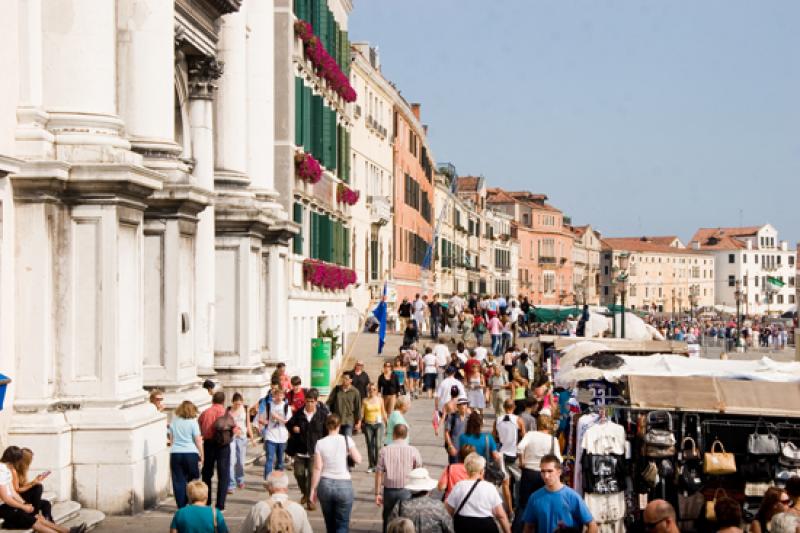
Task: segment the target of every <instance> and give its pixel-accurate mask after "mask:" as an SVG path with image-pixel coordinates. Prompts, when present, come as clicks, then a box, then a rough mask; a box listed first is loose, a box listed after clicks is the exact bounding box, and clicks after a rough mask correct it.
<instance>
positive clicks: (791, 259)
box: [789, 255, 794, 265]
mask: <svg viewBox="0 0 800 533" xmlns="http://www.w3.org/2000/svg"><path fill="white" fill-rule="evenodd" d="M789 264H790V265H793V264H794V256H793V255H790V256H789Z"/></svg>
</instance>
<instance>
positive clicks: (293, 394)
mask: <svg viewBox="0 0 800 533" xmlns="http://www.w3.org/2000/svg"><path fill="white" fill-rule="evenodd" d="M291 383H292V388H291V389H289V392H287V393H286V401H288V402H289V406H290V407H291V408H292V414H294V413H296V412H297V411H299V410H300V409H302V408H303V407H305V406H306V393H305V391H304V390H303V387H301V386H300V385H301V384H302V381H301V380H300V376H292V381H291Z"/></svg>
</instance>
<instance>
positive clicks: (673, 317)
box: [672, 289, 675, 322]
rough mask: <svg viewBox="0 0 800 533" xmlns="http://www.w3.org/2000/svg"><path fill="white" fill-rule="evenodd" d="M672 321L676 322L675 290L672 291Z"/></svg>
mask: <svg viewBox="0 0 800 533" xmlns="http://www.w3.org/2000/svg"><path fill="white" fill-rule="evenodd" d="M672 321H673V322H675V289H672Z"/></svg>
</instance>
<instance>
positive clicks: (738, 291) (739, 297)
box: [733, 279, 742, 348]
mask: <svg viewBox="0 0 800 533" xmlns="http://www.w3.org/2000/svg"><path fill="white" fill-rule="evenodd" d="M733 295H734V296H735V297H736V347H737V348H738V347H739V343H740V339H741V335H742V331H741V330H742V315H741V307H742V282H741V280H738V279H737V280H736V289H735V290H734V291H733Z"/></svg>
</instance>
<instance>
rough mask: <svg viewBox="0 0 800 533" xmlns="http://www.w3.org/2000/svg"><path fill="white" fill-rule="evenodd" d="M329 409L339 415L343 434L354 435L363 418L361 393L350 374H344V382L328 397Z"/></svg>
mask: <svg viewBox="0 0 800 533" xmlns="http://www.w3.org/2000/svg"><path fill="white" fill-rule="evenodd" d="M328 409H329V410H330V412H331V413H333V414H335V415H338V416H339V420H340V423H341V428H340V430H341V432H342V435H350V436H352V435H353V429H355V430H356V431H358V428H359V422H360V420H361V394H359V392H358V391H357V390H356V389H355V387H353V378H352V377H351V376H350V374H342V384H341V385H339V386H338V387H334V388H333V392H331V395H330V397H329V398H328Z"/></svg>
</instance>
